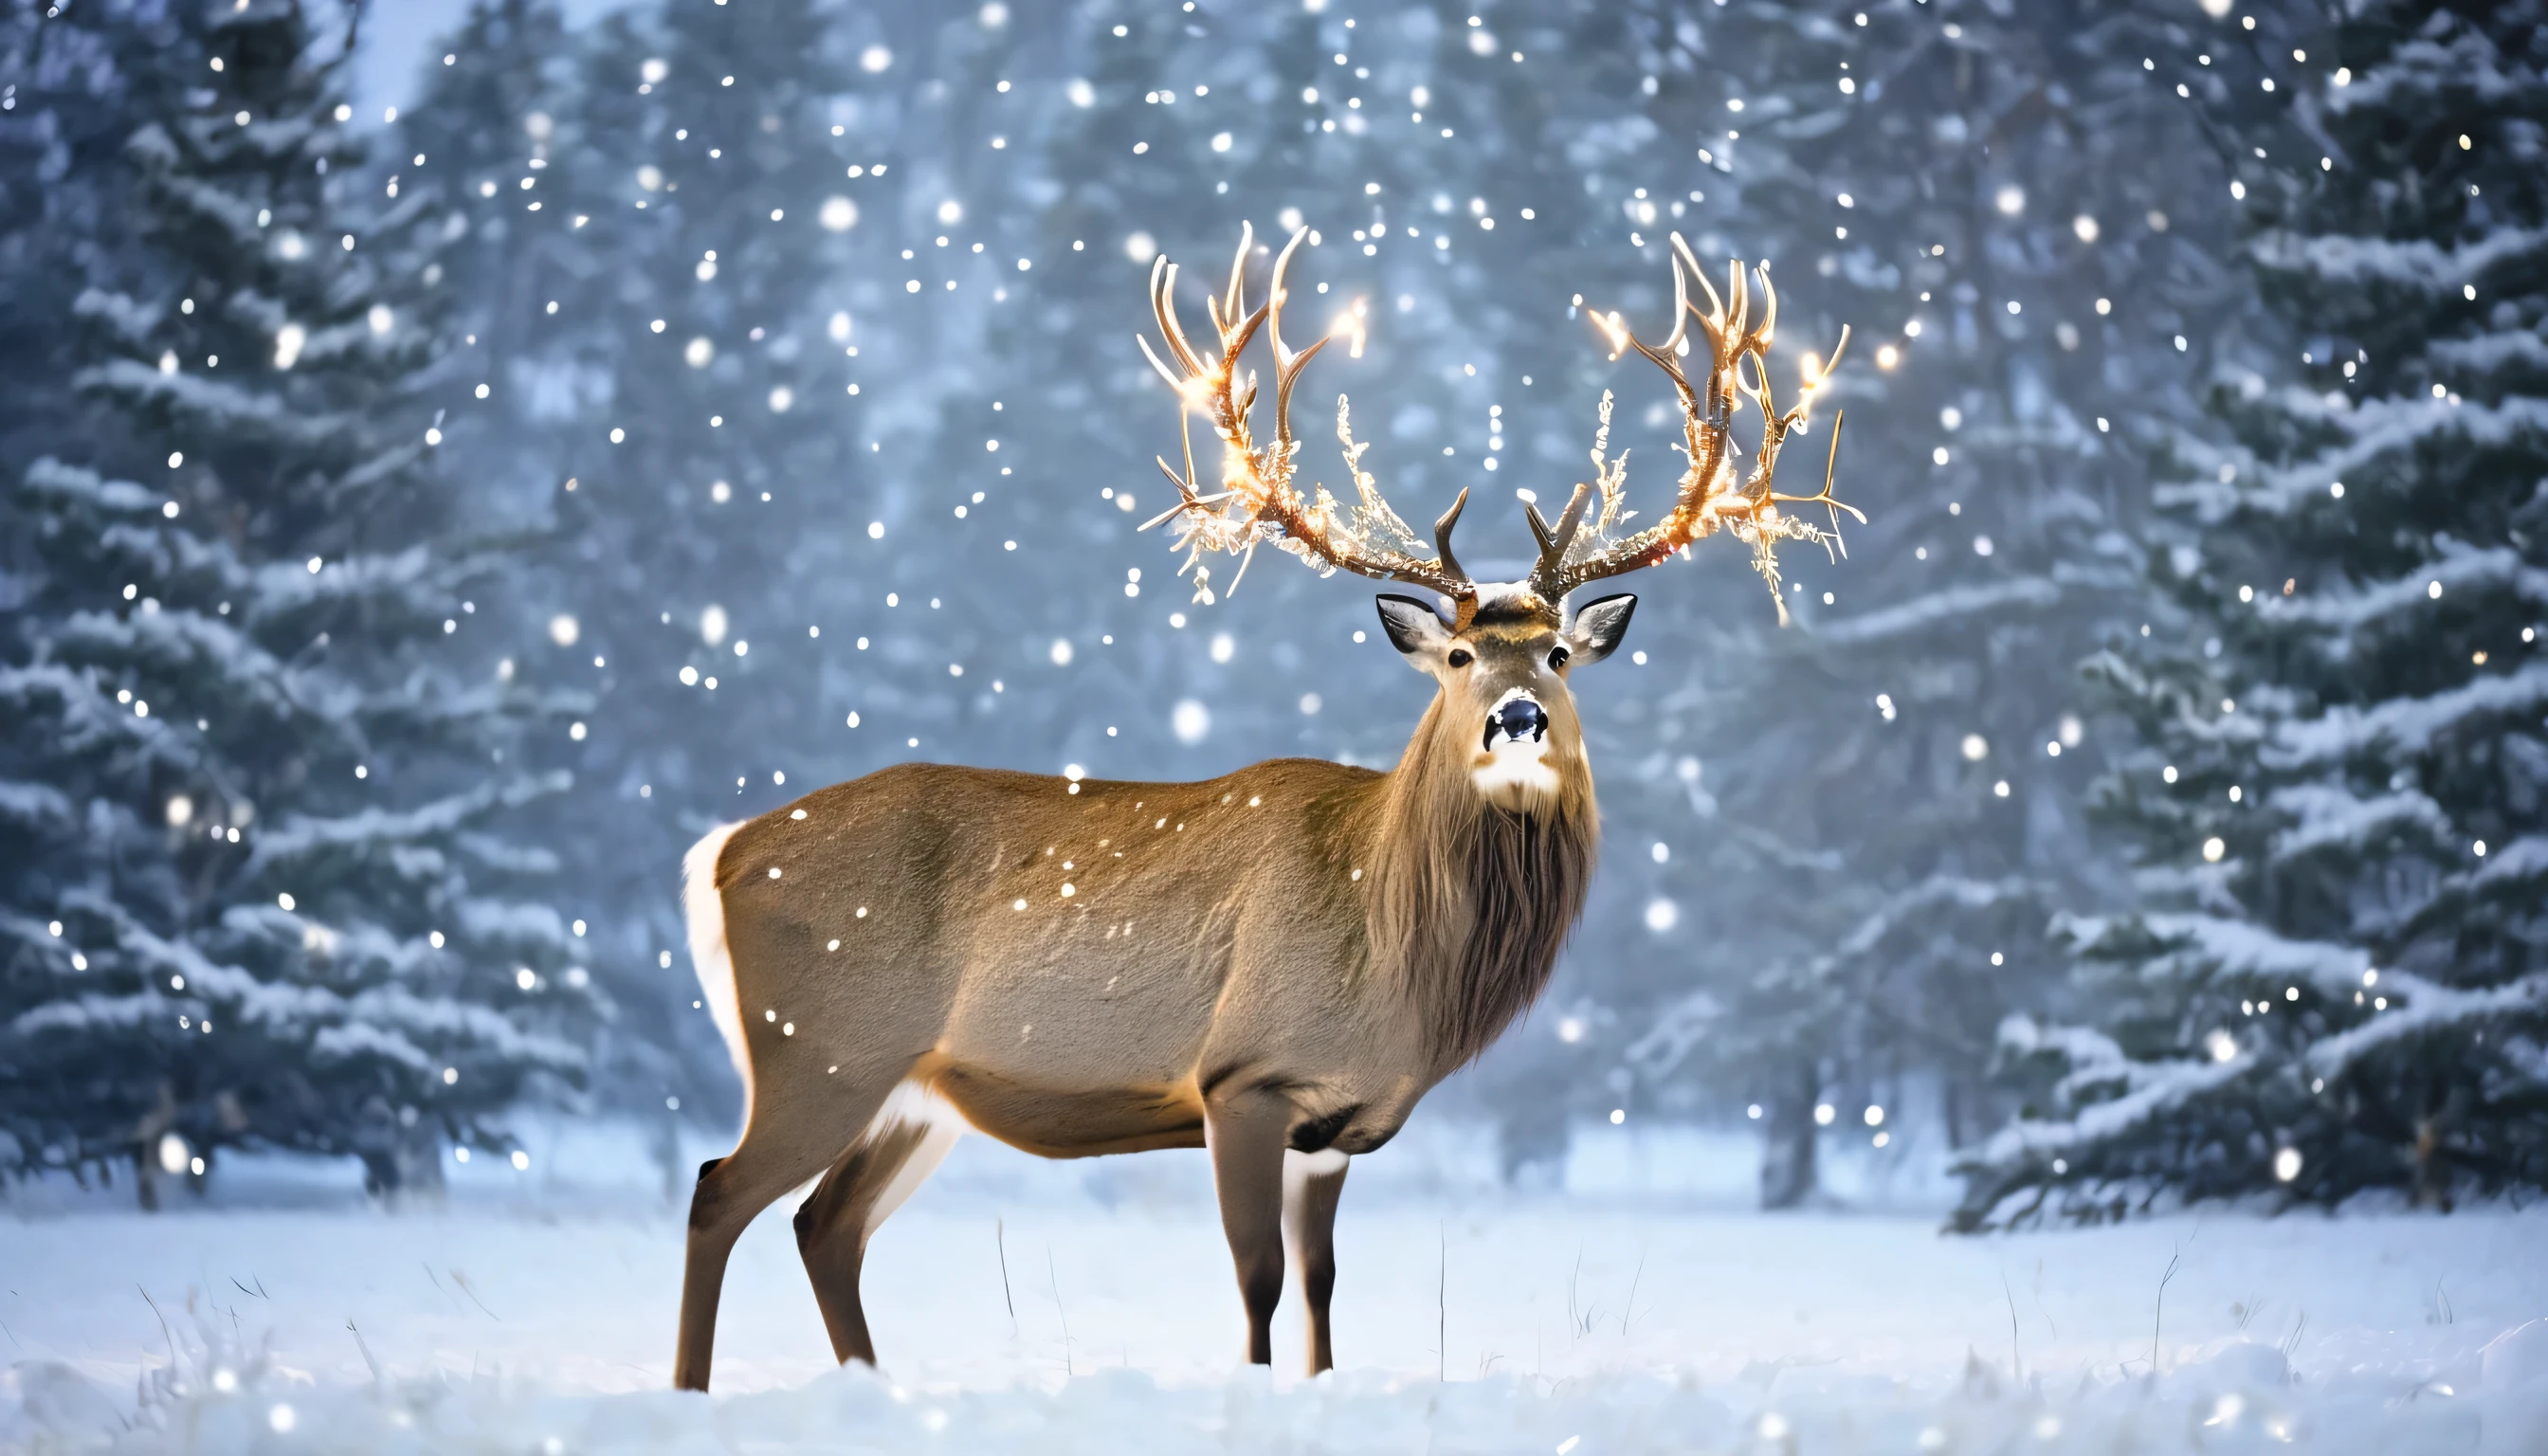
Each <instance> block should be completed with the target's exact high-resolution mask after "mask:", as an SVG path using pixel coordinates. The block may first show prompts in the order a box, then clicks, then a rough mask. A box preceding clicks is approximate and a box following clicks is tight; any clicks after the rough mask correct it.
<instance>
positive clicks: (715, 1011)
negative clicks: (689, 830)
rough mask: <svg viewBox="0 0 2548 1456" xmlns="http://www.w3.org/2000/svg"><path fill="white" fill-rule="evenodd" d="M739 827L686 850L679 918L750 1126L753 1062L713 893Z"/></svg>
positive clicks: (725, 827)
mask: <svg viewBox="0 0 2548 1456" xmlns="http://www.w3.org/2000/svg"><path fill="white" fill-rule="evenodd" d="M742 827H743V825H742V824H741V823H740V822H738V823H734V824H720V825H718V826H717V827H716V828H714V829H711V830H709V831H708V833H707V837H706V838H704V839H702V840H700V841H699V842H698V843H697V844H694V845H692V846H690V852H689V853H688V854H686V855H683V857H682V916H683V919H684V920H685V921H687V922H688V925H689V937H690V968H691V969H692V970H693V971H695V972H697V974H698V977H699V997H700V999H701V1000H703V1001H705V1002H706V1003H707V1008H708V1016H709V1018H710V1019H711V1020H713V1021H714V1022H715V1023H716V1029H717V1032H718V1033H719V1034H720V1035H722V1036H723V1037H724V1038H725V1049H726V1051H727V1053H728V1054H730V1055H731V1056H733V1058H734V1070H735V1074H736V1075H737V1076H740V1077H742V1078H743V1121H744V1125H745V1126H746V1127H749V1126H751V1124H752V1057H751V1055H750V1053H749V1052H748V1051H747V1050H746V1049H745V1047H744V1043H743V996H742V993H741V992H740V991H738V990H737V989H736V988H735V983H734V954H733V952H732V951H730V950H729V949H727V946H726V940H725V897H724V896H723V895H721V894H719V893H718V892H717V884H716V866H717V857H718V856H719V855H722V854H724V853H725V842H726V841H727V840H730V839H732V838H734V832H735V831H736V830H738V829H741V828H742Z"/></svg>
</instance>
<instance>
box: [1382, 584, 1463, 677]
mask: <svg viewBox="0 0 2548 1456" xmlns="http://www.w3.org/2000/svg"><path fill="white" fill-rule="evenodd" d="M1379 604H1380V629H1381V630H1382V631H1384V632H1387V633H1388V634H1389V642H1390V645H1391V646H1393V647H1395V648H1397V649H1398V653H1399V656H1401V657H1404V658H1406V659H1407V662H1408V665H1409V666H1410V667H1412V668H1414V669H1415V670H1416V671H1417V672H1419V673H1430V672H1432V671H1433V670H1434V667H1435V665H1436V664H1438V663H1439V662H1440V661H1441V660H1442V652H1443V650H1444V649H1445V648H1447V647H1449V646H1450V645H1451V629H1450V628H1449V627H1447V626H1445V625H1443V623H1442V614H1441V613H1440V612H1437V611H1435V610H1434V609H1433V603H1431V602H1429V601H1421V600H1418V599H1417V598H1415V597H1412V596H1401V595H1398V594H1397V593H1396V592H1382V593H1381V594H1380V603H1379Z"/></svg>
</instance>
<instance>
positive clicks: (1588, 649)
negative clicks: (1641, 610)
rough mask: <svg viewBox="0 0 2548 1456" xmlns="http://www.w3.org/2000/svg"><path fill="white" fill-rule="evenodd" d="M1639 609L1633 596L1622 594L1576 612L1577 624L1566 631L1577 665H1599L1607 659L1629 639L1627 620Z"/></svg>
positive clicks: (1593, 603) (1608, 597)
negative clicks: (1622, 641)
mask: <svg viewBox="0 0 2548 1456" xmlns="http://www.w3.org/2000/svg"><path fill="white" fill-rule="evenodd" d="M1636 609H1637V598H1636V596H1635V595H1634V594H1633V593H1630V592H1620V593H1619V594H1618V595H1616V596H1604V597H1602V598H1600V599H1599V600H1597V601H1588V602H1586V603H1584V604H1583V605H1582V606H1579V607H1577V608H1576V609H1575V620H1574V622H1573V623H1572V624H1571V625H1569V626H1568V627H1567V629H1566V646H1567V648H1568V650H1569V651H1571V652H1573V653H1574V654H1575V661H1576V662H1577V664H1579V665H1581V664H1585V663H1597V662H1599V661H1600V660H1601V659H1603V658H1605V657H1608V656H1609V655H1610V653H1611V652H1612V651H1613V650H1614V649H1616V648H1617V647H1618V645H1619V639H1621V638H1623V637H1625V636H1627V635H1628V617H1629V615H1630V614H1631V613H1633V612H1635V611H1636Z"/></svg>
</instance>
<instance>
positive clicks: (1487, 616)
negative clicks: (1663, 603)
mask: <svg viewBox="0 0 2548 1456" xmlns="http://www.w3.org/2000/svg"><path fill="white" fill-rule="evenodd" d="M1636 605H1637V598H1636V597H1634V596H1630V595H1628V594H1626V593H1624V592H1623V593H1621V594H1619V595H1616V596H1604V597H1602V598H1600V599H1599V600H1597V601H1592V602H1587V603H1586V604H1585V605H1583V606H1581V607H1578V608H1577V609H1576V611H1575V614H1574V619H1573V620H1572V621H1567V620H1563V619H1561V618H1560V616H1559V615H1558V612H1557V611H1556V609H1555V608H1553V607H1551V606H1549V605H1548V604H1547V603H1546V602H1544V601H1542V600H1540V599H1539V597H1538V596H1537V595H1535V594H1534V593H1533V592H1531V591H1530V588H1529V586H1528V585H1527V584H1525V583H1490V584H1486V585H1482V586H1481V587H1480V588H1479V589H1478V594H1477V597H1476V606H1475V609H1474V610H1472V611H1470V612H1468V613H1467V617H1468V620H1466V621H1465V622H1464V621H1461V620H1460V619H1459V617H1458V616H1457V615H1455V616H1454V617H1453V618H1452V619H1451V620H1450V621H1447V622H1446V621H1444V620H1443V619H1442V615H1441V613H1440V612H1439V611H1437V610H1436V609H1435V608H1434V606H1433V604H1432V603H1431V602H1428V601H1423V600H1419V599H1418V598H1416V597H1412V596H1400V595H1396V594H1394V593H1383V594H1382V596H1381V598H1380V625H1381V628H1382V630H1384V631H1386V632H1387V633H1388V634H1389V640H1390V643H1391V645H1393V646H1395V647H1396V648H1397V649H1398V652H1399V655H1400V656H1402V657H1404V658H1406V659H1407V661H1408V664H1409V665H1410V666H1411V667H1413V668H1414V669H1415V670H1416V671H1417V672H1419V673H1425V674H1428V675H1430V676H1431V677H1432V678H1433V680H1434V681H1435V682H1436V683H1440V684H1441V689H1442V690H1441V696H1440V698H1439V700H1437V701H1436V702H1435V704H1434V707H1433V714H1434V719H1435V721H1436V723H1437V731H1436V733H1435V734H1434V735H1433V738H1434V741H1433V742H1431V743H1429V744H1419V745H1418V749H1417V751H1418V752H1429V753H1432V754H1435V755H1438V756H1439V757H1440V759H1441V762H1440V764H1438V765H1437V766H1435V767H1439V768H1442V769H1447V770H1450V771H1452V772H1454V773H1460V774H1466V775H1467V776H1468V779H1469V782H1470V783H1471V784H1472V785H1473V786H1474V787H1475V788H1476V789H1477V791H1478V794H1479V796H1480V797H1482V798H1484V799H1485V800H1486V801H1487V802H1488V803H1490V804H1493V805H1495V806H1496V807H1497V808H1500V809H1509V810H1514V811H1516V812H1541V811H1545V810H1548V809H1551V808H1554V807H1555V806H1556V804H1557V803H1558V801H1559V799H1560V797H1561V796H1562V793H1563V790H1564V787H1565V784H1566V781H1567V779H1568V778H1569V777H1570V776H1572V775H1575V774H1585V773H1588V772H1589V771H1588V769H1587V767H1586V765H1585V760H1584V729H1583V725H1582V724H1581V723H1580V722H1579V721H1578V720H1577V719H1576V716H1575V694H1574V693H1572V692H1570V691H1568V690H1567V686H1566V678H1567V675H1568V674H1569V673H1572V672H1573V671H1574V670H1575V669H1577V668H1580V667H1585V666H1588V665H1590V664H1592V663H1597V662H1599V661H1600V660H1601V659H1603V658H1605V657H1608V656H1609V655H1610V653H1611V650H1612V649H1614V648H1616V647H1617V646H1618V645H1619V639H1620V638H1621V637H1623V636H1625V635H1627V631H1628V615H1629V613H1630V612H1632V611H1633V610H1635V608H1636Z"/></svg>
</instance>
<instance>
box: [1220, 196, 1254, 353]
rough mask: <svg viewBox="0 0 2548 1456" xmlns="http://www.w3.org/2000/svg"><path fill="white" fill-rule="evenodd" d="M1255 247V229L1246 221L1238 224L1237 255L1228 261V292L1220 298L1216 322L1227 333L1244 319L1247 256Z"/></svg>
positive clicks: (1242, 220)
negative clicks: (1232, 326)
mask: <svg viewBox="0 0 2548 1456" xmlns="http://www.w3.org/2000/svg"><path fill="white" fill-rule="evenodd" d="M1255 246H1256V229H1255V227H1252V226H1250V225H1249V224H1248V223H1247V222H1246V220H1244V219H1241V220H1240V221H1239V224H1238V253H1237V255H1236V256H1234V257H1232V258H1231V259H1230V260H1229V292H1228V293H1227V294H1225V295H1224V296H1223V298H1222V305H1221V316H1220V318H1218V319H1217V320H1216V321H1217V322H1218V323H1219V324H1220V326H1221V327H1222V329H1223V330H1224V331H1225V332H1227V331H1228V330H1229V328H1230V326H1231V325H1233V324H1235V323H1237V321H1238V320H1239V319H1241V318H1245V317H1246V313H1245V311H1246V308H1247V254H1248V253H1249V252H1250V251H1252V250H1253V249H1254V248H1255Z"/></svg>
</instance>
